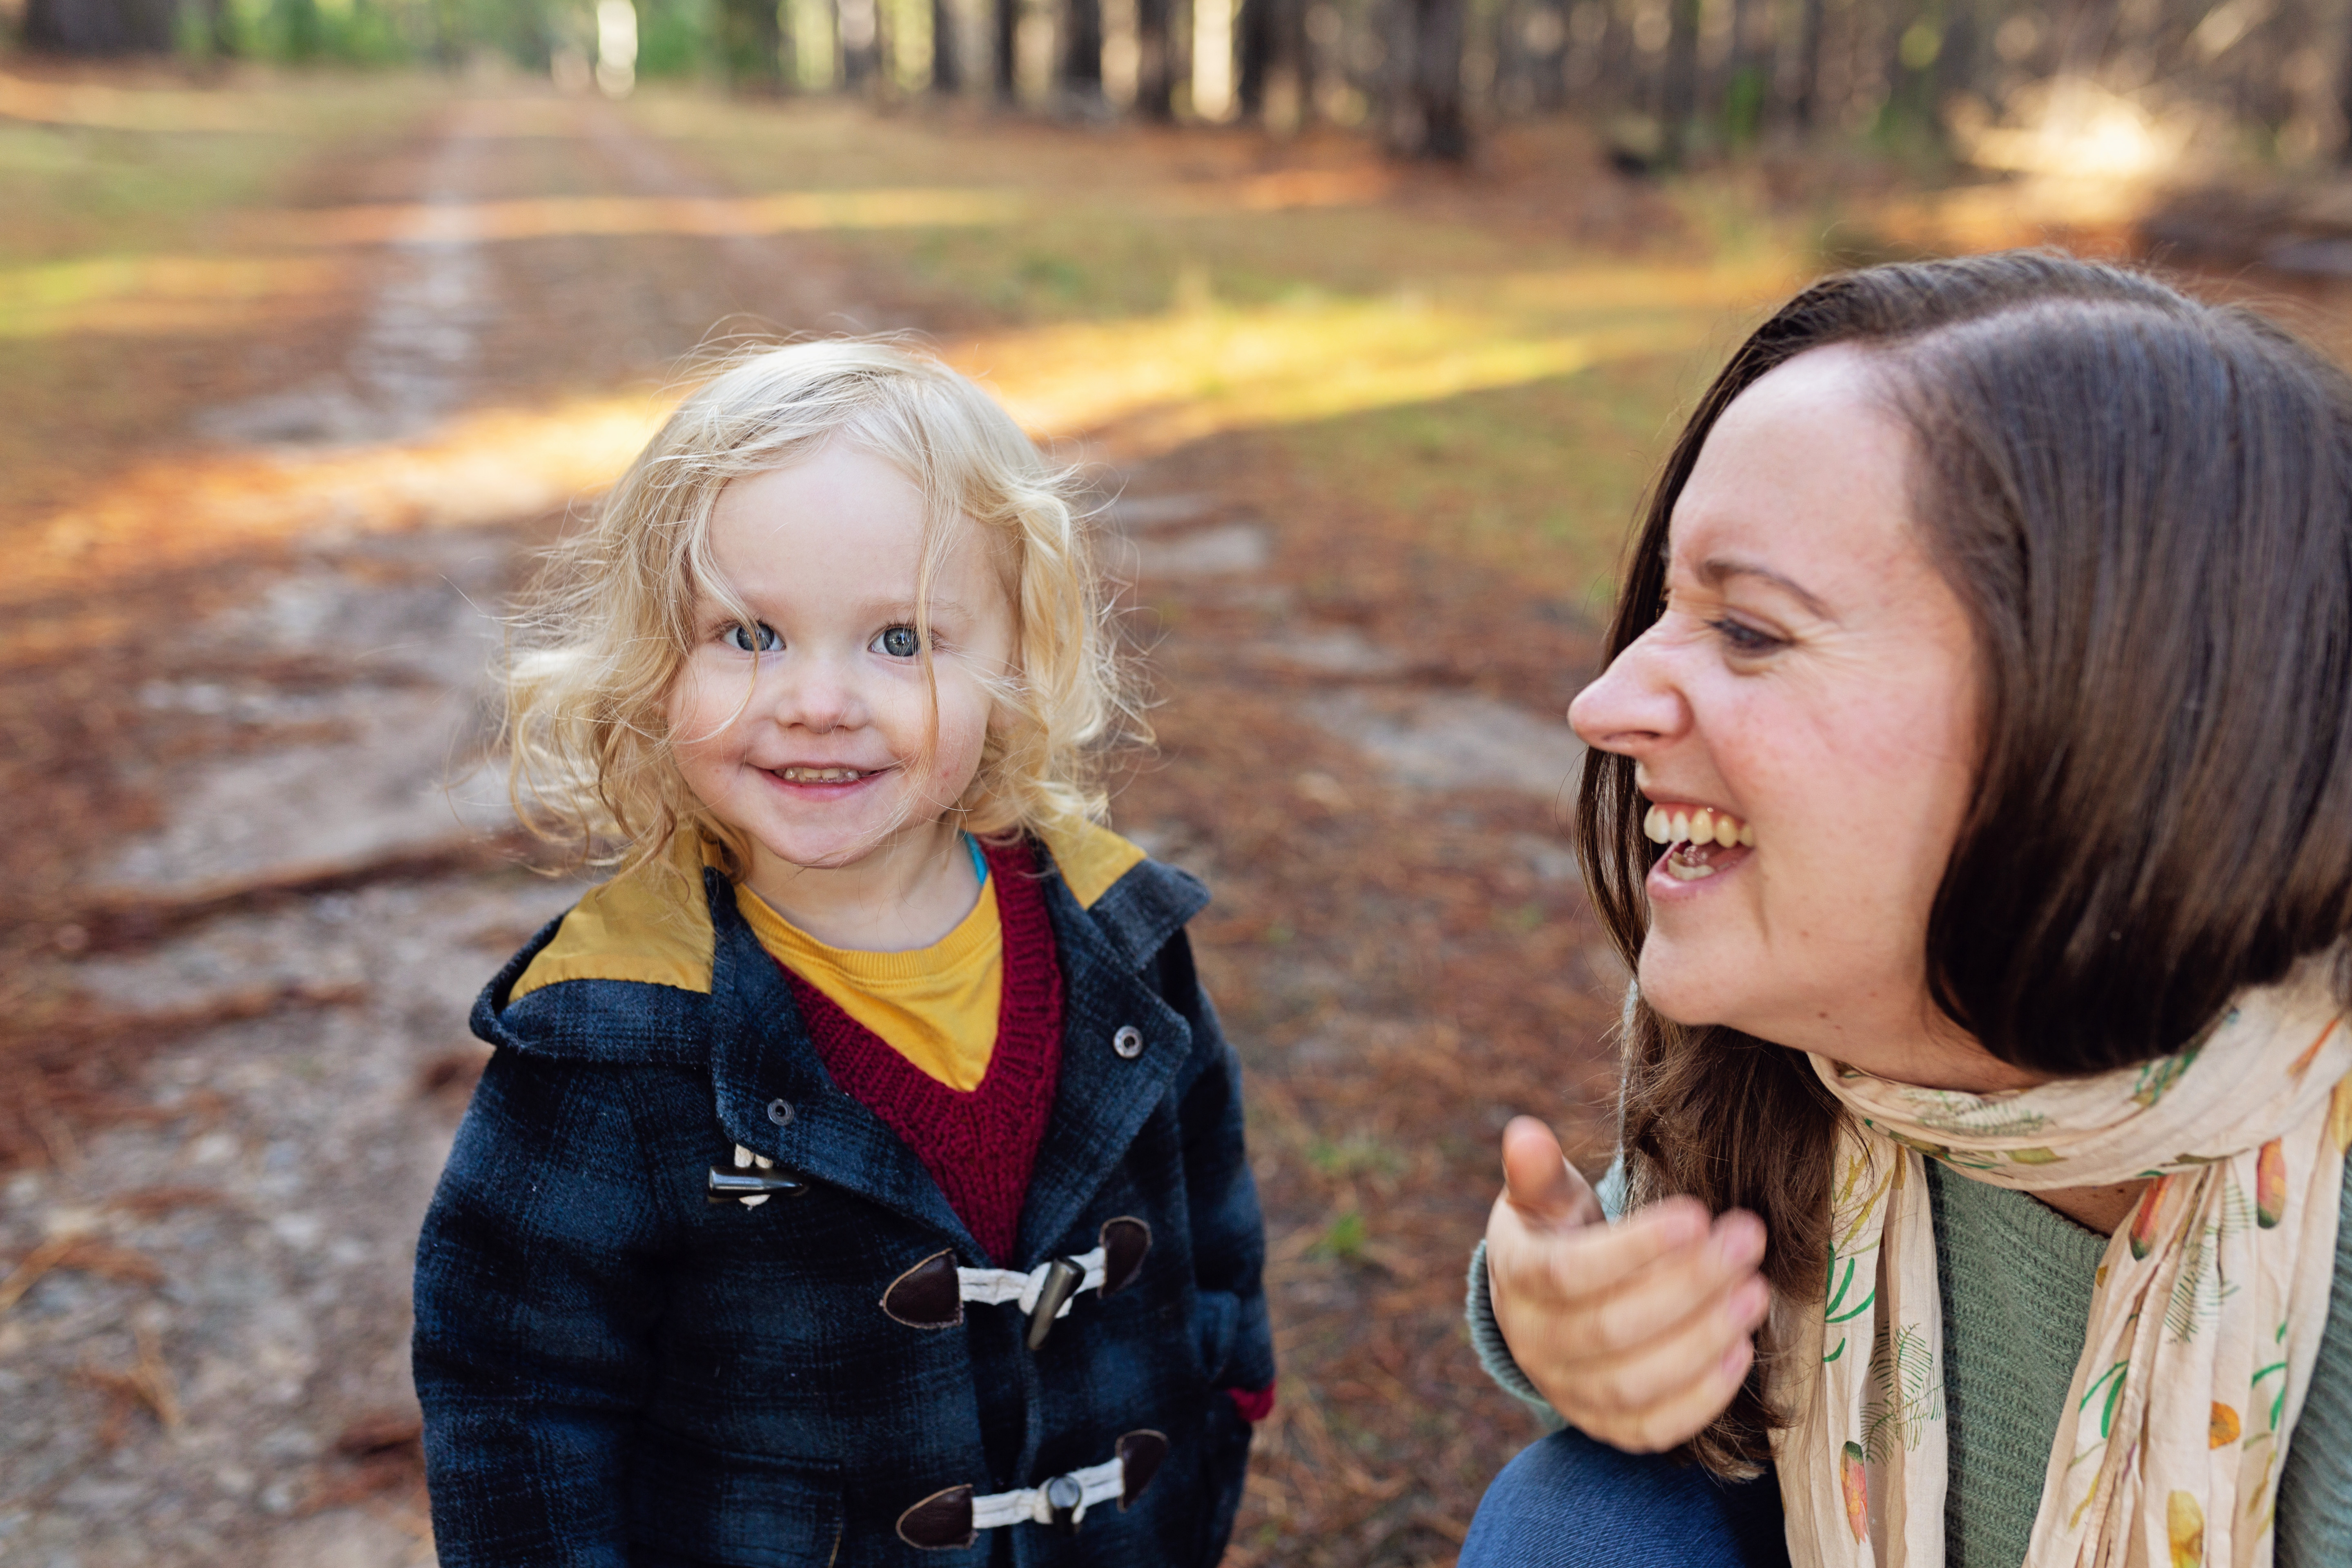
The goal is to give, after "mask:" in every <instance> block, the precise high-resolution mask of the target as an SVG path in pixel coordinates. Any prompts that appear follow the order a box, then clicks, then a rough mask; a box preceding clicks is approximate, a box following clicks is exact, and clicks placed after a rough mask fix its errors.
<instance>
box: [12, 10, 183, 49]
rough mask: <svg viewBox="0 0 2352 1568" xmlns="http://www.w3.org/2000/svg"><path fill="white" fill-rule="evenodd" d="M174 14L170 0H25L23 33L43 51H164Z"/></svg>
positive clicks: (169, 41) (170, 42)
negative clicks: (26, 2) (26, 0)
mask: <svg viewBox="0 0 2352 1568" xmlns="http://www.w3.org/2000/svg"><path fill="white" fill-rule="evenodd" d="M175 16H176V12H175V8H174V7H173V5H171V4H170V3H169V0H28V4H27V5H26V7H25V21H24V32H23V35H22V36H23V37H24V40H25V47H26V48H28V49H37V50H39V51H41V52H43V53H46V54H58V55H140V54H168V53H170V52H171V50H172V48H173V45H174V44H176V43H177V42H178V40H177V39H176V38H175V37H173V22H174V20H175Z"/></svg>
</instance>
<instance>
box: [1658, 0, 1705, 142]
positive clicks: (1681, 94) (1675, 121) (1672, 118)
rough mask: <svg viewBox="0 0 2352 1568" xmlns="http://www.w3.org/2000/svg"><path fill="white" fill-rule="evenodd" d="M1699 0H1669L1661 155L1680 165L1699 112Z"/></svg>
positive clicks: (1660, 105)
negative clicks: (1692, 118)
mask: <svg viewBox="0 0 2352 1568" xmlns="http://www.w3.org/2000/svg"><path fill="white" fill-rule="evenodd" d="M1698 6H1699V0H1668V3H1667V6H1666V63H1665V80H1664V83H1663V84H1661V90H1660V93H1659V96H1658V121H1659V125H1658V131H1659V137H1658V155H1659V157H1660V159H1661V160H1662V161H1663V162H1664V163H1665V165H1666V166H1667V167H1668V168H1670V169H1672V168H1679V167H1681V165H1682V161H1683V158H1684V155H1685V154H1686V153H1688V152H1689V151H1690V133H1691V117H1692V116H1693V115H1694V114H1696V113H1697V112H1698Z"/></svg>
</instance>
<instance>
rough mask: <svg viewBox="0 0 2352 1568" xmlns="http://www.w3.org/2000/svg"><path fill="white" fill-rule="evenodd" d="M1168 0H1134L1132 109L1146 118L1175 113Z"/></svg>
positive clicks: (1162, 117)
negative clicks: (1133, 91) (1133, 102)
mask: <svg viewBox="0 0 2352 1568" xmlns="http://www.w3.org/2000/svg"><path fill="white" fill-rule="evenodd" d="M1173 9H1174V7H1173V5H1171V0H1135V111H1136V112H1137V113H1138V114H1140V115H1142V116H1143V117H1144V118H1145V119H1146V120H1156V121H1163V122H1164V121H1170V120H1173V119H1174V118H1175V117H1176V104H1175V90H1176V68H1175V67H1176V55H1175V50H1174V49H1173V47H1171V38H1170V37H1169V34H1170V16H1169V13H1170V12H1171V10H1173Z"/></svg>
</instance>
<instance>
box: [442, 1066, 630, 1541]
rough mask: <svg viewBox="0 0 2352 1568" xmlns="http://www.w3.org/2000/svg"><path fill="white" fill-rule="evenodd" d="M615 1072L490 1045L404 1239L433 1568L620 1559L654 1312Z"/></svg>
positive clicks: (624, 1097) (622, 1092)
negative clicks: (411, 1232) (412, 1252)
mask: <svg viewBox="0 0 2352 1568" xmlns="http://www.w3.org/2000/svg"><path fill="white" fill-rule="evenodd" d="M631 1077H632V1074H631V1073H630V1071H628V1070H627V1069H615V1068H601V1067H593V1066H583V1065H581V1064H577V1063H567V1062H561V1061H550V1060H547V1059H545V1058H533V1057H530V1056H528V1055H525V1054H522V1053H519V1052H516V1051H513V1050H510V1049H508V1050H500V1051H499V1052H498V1054H497V1055H496V1056H494V1057H493V1058H491V1060H490V1064H489V1066H488V1068H487V1069H486V1070H485V1072H484V1073H483V1075H482V1081H481V1084H480V1087H479V1088H478V1089H477V1090H476V1092H475V1095H474V1101H473V1105H472V1107H471V1108H470V1109H469V1110H467V1113H466V1120H465V1121H464V1124H463V1125H462V1126H461V1127H460V1128H459V1129H458V1131H457V1142H456V1145H455V1146H454V1148H453V1149H452V1150H451V1152H450V1155H449V1163H448V1165H447V1167H446V1169H445V1170H444V1172H443V1173H442V1176H441V1183H440V1186H439V1188H438V1189H437V1190H436V1193H435V1194H434V1198H433V1205H432V1208H431V1210H430V1211H429V1212H428V1213H427V1215H426V1216H425V1229H424V1234H423V1235H422V1237H420V1238H419V1240H418V1243H417V1250H416V1330H415V1343H414V1358H415V1373H416V1392H417V1397H418V1399H419V1401H420V1402H421V1403H422V1405H423V1406H424V1410H425V1473H426V1479H427V1482H428V1484H429V1486H430V1489H431V1493H432V1504H433V1531H434V1539H435V1543H436V1547H437V1549H438V1552H439V1554H440V1561H441V1563H443V1564H444V1568H478V1565H488V1564H509V1563H511V1564H521V1563H532V1564H562V1565H565V1568H588V1565H590V1564H595V1565H598V1568H604V1565H613V1568H618V1565H620V1564H623V1563H626V1562H627V1560H628V1556H629V1546H628V1542H627V1540H626V1537H625V1504H624V1490H623V1483H624V1481H625V1473H624V1460H623V1450H624V1446H625V1442H626V1440H627V1437H628V1435H629V1432H630V1430H631V1427H632V1426H633V1423H634V1419H635V1412H636V1410H637V1408H638V1406H639V1405H640V1404H641V1403H642V1401H643V1399H644V1397H645V1393H646V1387H647V1384H648V1380H649V1369H650V1365H651V1357H650V1353H649V1351H648V1336H649V1331H650V1329H651V1326H652V1324H653V1322H654V1321H655V1319H656V1316H657V1315H658V1313H659V1310H660V1301H661V1292H660V1289H659V1285H658V1283H657V1281H658V1279H659V1278H660V1259H661V1256H662V1251H663V1248H662V1242H661V1232H662V1230H663V1226H662V1225H661V1222H660V1219H659V1216H658V1214H657V1211H656V1201H657V1200H656V1186H655V1184H654V1183H653V1182H652V1180H651V1178H650V1175H649V1173H648V1172H647V1170H646V1165H645V1153H644V1150H643V1146H642V1143H641V1142H640V1138H639V1135H638V1131H637V1129H636V1128H635V1126H634V1125H633V1122H634V1120H635V1118H634V1116H633V1114H632V1111H631V1110H630V1107H629V1090H630V1089H632V1088H633V1087H635V1086H634V1085H632V1084H631V1083H630V1082H629V1081H628V1080H629V1079H630V1078H631Z"/></svg>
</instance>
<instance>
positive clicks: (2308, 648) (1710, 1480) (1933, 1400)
mask: <svg viewBox="0 0 2352 1568" xmlns="http://www.w3.org/2000/svg"><path fill="white" fill-rule="evenodd" d="M1610 653H1611V663H1610V664H1609V666H1608V668H1607V669H1606V671H1605V672H1604V673H1603V674H1602V676H1601V679H1599V680H1597V681H1595V682H1594V683H1593V684H1592V685H1591V687H1589V688H1588V689H1586V690H1585V691H1584V692H1583V694H1582V695H1581V696H1580V697H1579V698H1578V699H1577V701H1576V704H1575V706H1574V707H1573V709H1571V710H1570V721H1571V722H1572V723H1573V724H1574V725H1575V728H1576V730H1577V732H1578V733H1579V734H1580V735H1581V736H1582V737H1583V738H1584V739H1585V741H1586V742H1588V743H1589V745H1590V746H1591V748H1592V750H1591V760H1590V761H1589V763H1587V766H1586V770H1585V775H1584V780H1583V786H1582V793H1581V796H1580V803H1579V820H1580V825H1581V827H1582V831H1583V841H1584V843H1585V844H1586V845H1587V846H1588V854H1587V857H1586V859H1587V865H1588V868H1589V870H1588V876H1589V878H1590V879H1591V891H1592V896H1593V902H1594V905H1595V907H1596V909H1597V910H1598V911H1599V913H1600V916H1601V921H1602V922H1603V924H1604V925H1605V926H1607V928H1608V929H1609V931H1610V933H1611V935H1612V938H1613V940H1614V941H1615V942H1616V943H1617V945H1618V947H1619V949H1620V951H1621V952H1622V953H1623V955H1624V956H1625V958H1626V960H1627V961H1628V963H1631V964H1633V966H1634V970H1635V974H1636V984H1635V987H1634V989H1633V993H1632V994H1631V996H1630V997H1629V1000H1628V1004H1627V1012H1626V1026H1625V1085H1624V1090H1623V1102H1622V1142H1621V1149H1620V1161H1621V1167H1622V1168H1621V1170H1620V1171H1619V1172H1615V1173H1612V1182H1604V1184H1603V1186H1604V1188H1606V1187H1609V1186H1611V1185H1612V1184H1613V1182H1614V1181H1622V1193H1621V1194H1614V1195H1615V1196H1616V1197H1617V1198H1618V1200H1619V1201H1617V1202H1614V1203H1611V1204H1607V1205H1604V1204H1603V1202H1602V1201H1601V1199H1599V1198H1597V1197H1596V1195H1595V1194H1594V1193H1593V1192H1592V1191H1591V1188H1589V1187H1588V1186H1586V1184H1584V1182H1583V1181H1582V1179H1581V1178H1580V1177H1579V1176H1578V1175H1577V1174H1576V1173H1574V1172H1573V1171H1572V1170H1570V1169H1569V1168H1568V1167H1567V1166H1566V1165H1565V1163H1564V1162H1563V1161H1562V1160H1561V1159H1560V1155H1559V1146H1558V1145H1557V1144H1556V1143H1555V1142H1552V1140H1551V1137H1550V1134H1549V1132H1548V1131H1545V1130H1544V1129H1543V1128H1541V1127H1540V1126H1539V1125H1538V1124H1536V1123H1533V1122H1530V1121H1521V1122H1518V1123H1515V1124H1514V1125H1513V1126H1512V1128H1511V1129H1510V1130H1509V1131H1507V1133H1506V1137H1505V1167H1506V1175H1507V1183H1508V1185H1507V1190H1506V1192H1505V1194H1503V1196H1502V1197H1501V1198H1500V1199H1498V1200H1497V1202H1496V1206H1495V1211H1494V1215H1493V1218H1492V1220H1491V1221H1490V1223H1489V1226H1488V1229H1487V1235H1486V1243H1485V1245H1484V1247H1482V1249H1481V1251H1482V1256H1481V1258H1479V1259H1478V1260H1476V1261H1475V1262H1474V1265H1473V1268H1472V1323H1473V1330H1474V1334H1475V1336H1476V1337H1477V1338H1478V1339H1479V1341H1480V1343H1481V1348H1482V1351H1483V1352H1485V1354H1486V1359H1487V1362H1488V1365H1489V1367H1490V1369H1491V1370H1493V1371H1494V1372H1495V1373H1496V1375H1497V1376H1498V1378H1500V1379H1501V1380H1502V1381H1503V1382H1504V1383H1505V1384H1506V1385H1507V1386H1510V1387H1512V1388H1514V1389H1515V1390H1516V1391H1517V1392H1519V1393H1521V1394H1524V1395H1526V1396H1527V1397H1528V1398H1530V1399H1531V1400H1535V1401H1538V1402H1540V1403H1548V1404H1549V1406H1550V1407H1551V1408H1552V1410H1554V1411H1556V1412H1557V1413H1558V1415H1559V1416H1560V1417H1562V1418H1564V1420H1565V1422H1566V1424H1567V1430H1564V1431H1562V1432H1560V1433H1559V1434H1557V1435H1555V1436H1552V1437H1549V1438H1547V1439H1545V1440H1544V1441H1543V1442H1541V1443H1538V1445H1536V1447H1533V1448H1530V1449H1529V1450H1528V1452H1527V1453H1525V1454H1523V1455H1521V1456H1520V1457H1519V1458H1518V1459H1517V1460H1515V1461H1514V1462H1513V1464H1512V1465H1511V1467H1510V1468H1508V1469H1507V1470H1506V1471H1505V1472H1504V1474H1503V1476H1502V1477H1501V1478H1500V1479H1498V1480H1497V1482H1496V1485H1495V1487H1494V1489H1492V1490H1491V1491H1490V1492H1489V1493H1488V1495H1487V1498H1486V1501H1485V1503H1484V1504H1483V1505H1482V1507H1481V1509H1480V1511H1479V1515H1478V1518H1477V1520H1476V1521H1475V1523H1474V1525H1473V1527H1472V1530H1471V1534H1470V1538H1469V1541H1468V1542H1467V1544H1466V1546H1465V1550H1464V1552H1463V1556H1462V1562H1463V1563H1464V1565H1465V1568H1485V1565H1487V1564H1499V1563H1512V1564H1519V1565H1527V1564H1566V1563H1588V1562H1589V1563H1647V1562H1659V1563H1666V1562H1671V1563H1778V1562H1780V1561H1783V1560H1784V1559H1783V1552H1784V1551H1785V1553H1786V1559H1787V1560H1793V1561H1794V1562H1795V1563H1800V1564H1812V1563H1840V1564H1843V1563H1876V1564H1880V1565H1882V1568H1892V1565H1895V1564H1901V1565H1903V1568H1925V1565H1932V1564H1937V1563H1953V1564H1956V1565H1962V1568H1983V1565H1987V1564H1998V1565H2000V1568H2016V1565H2017V1564H2019V1563H2024V1564H2026V1565H2027V1568H2045V1565H2048V1564H2055V1563H2132V1564H2137V1563H2158V1564H2161V1563H2171V1564H2175V1565H2181V1564H2190V1563H2212V1564H2223V1563H2229V1564H2251V1563H2263V1562H2269V1561H2272V1560H2273V1552H2274V1553H2275V1561H2276V1562H2277V1563H2280V1564H2282V1565H2283V1568H2318V1565H2320V1564H2322V1563H2347V1562H2352V1283H2345V1282H2346V1281H2352V1226H2347V1225H2343V1224H2342V1223H2341V1214H2342V1210H2343V1206H2344V1194H2345V1174H2344V1173H2345V1169H2346V1161H2345V1157H2344V1151H2345V1145H2346V1143H2347V1141H2352V1084H2347V1075H2352V1029H2347V1027H2346V1026H2345V1025H2344V1023H2343V1020H2342V1014H2343V1011H2344V1006H2345V1001H2346V998H2347V994H2352V988H2348V987H2347V980H2352V972H2347V964H2346V963H2345V961H2344V957H2343V946H2342V943H2343V939H2344V937H2345V935H2346V933H2347V930H2352V383H2347V380H2346V378H2345V377H2344V376H2343V375H2341V374H2339V373H2338V372H2336V370H2335V369H2334V368H2332V367H2331V366H2329V365H2328V364H2327V363H2325V362H2324V361H2322V360H2321V359H2320V358H2319V357H2318V356H2317V355H2315V353H2312V352H2311V351H2309V350H2307V349H2305V348H2304V347H2302V346H2301V345H2299V344H2297V343H2296V342H2294V341H2293V340H2291V339H2289V338H2287V337H2286V336H2285V335H2284V334H2283V333H2281V332H2279V331H2276V330H2275V329H2273V328H2271V327H2269V326H2266V325H2264V324H2263V323H2262V322H2261V321H2258V320H2256V319H2255V318H2253V317H2252V316H2250V315H2247V314H2244V313H2242V312H2239V311H2235V310H2219V309H2214V308H2211V307H2209V306H2205V305H2201V304H2199V303H2196V302H2194V301H2192V300H2188V299H2186V298H2184V297H2183V296H2181V295H2179V294H2178V293H2175V292H2173V291H2172V290H2170V289H2167V288H2165V287H2163V286H2162V285H2160V284H2158V283H2156V282H2154V281H2151V280H2150V279H2146V278H2142V277H2138V276H2135V275H2133V274H2130V273H2127V272H2123V271H2119V270H2116V269H2114V268H2105V267H2097V266H2092V265H2088V264H2085V263H2081V262H2076V261H2073V260H2069V259H2066V258H2060V257H2055V256H2049V255H2040V254H2015V255H2008V256H1996V257H1987V258H1975V259H1969V260H1959V261H1945V262H1932V263H1923V264H1918V265H1906V266H1895V267H1885V268H1872V269H1870V270H1867V271H1863V272H1857V273H1853V274H1850V275H1847V276H1843V277H1840V278H1833V279H1828V280H1825V281H1823V282H1822V283H1819V284H1816V285H1815V286H1813V287H1812V288H1811V289H1807V290H1806V291H1805V292H1804V293H1802V294H1801V295H1800V296H1798V297H1797V298H1796V299H1795V300H1792V301H1790V304H1788V305H1787V306H1786V307H1784V308H1783V309H1782V310H1780V312H1779V313H1778V314H1776V315H1775V316H1774V317H1773V318H1772V319H1771V320H1770V321H1768V322H1767V323H1766V324H1765V325H1764V326H1763V327H1761V328H1759V330H1758V331H1756V333H1755V334H1754V335H1753V336H1752V337H1751V338H1749V339H1748V342H1747V343H1746V344H1745V345H1743V346H1742V348H1741V349H1740V350H1739V352H1738V353H1737V354H1736V355H1735V356H1734V357H1733V359H1732V362H1731V363H1730V364H1729V365H1728V367H1727V368H1726V369H1725V370H1724V372H1723V373H1722V374H1721V375H1720V376H1718V377H1717V380H1716V382H1715V384H1714V385H1713V386H1712V387H1711V388H1710V389H1709V390H1708V392H1707V394H1706V397H1705V398H1704V400H1703V401H1702V403H1701V404H1700V406H1699V408H1698V411H1697V413H1696V415H1695V416H1693V418H1692V420H1691V422H1690V424H1689V426H1688V427H1687V428H1686V429H1685V431H1684V432H1683V435H1682V437H1681V439H1680V440H1679V442H1678V443H1677V444H1676V446H1675V450H1674V453H1673V455H1672V456H1671V457H1670V458H1668V460H1667V463H1666V467H1665V470H1664V476H1663V478H1662V479H1661V481H1660V483H1659V485H1658V487H1657V492H1656V494H1655V496H1654V500H1653V501H1652V504H1651V506H1650V508H1649V511H1648V515H1647V519H1646V521H1645V522H1644V524H1643V529H1642V532H1641V536H1640V538H1639V539H1638V540H1637V541H1636V542H1635V546H1634V550H1633V557H1632V565H1631V567H1630V570H1629V572H1628V574H1627V581H1626V585H1625V590H1624V593H1623V595H1622V601H1621V603H1620V606H1619V609H1618V612H1617V618H1616V624H1615V626H1613V627H1612V633H1611V637H1610ZM2339 1086H2343V1087H2339ZM1604 1209H1606V1210H1607V1212H1604ZM1694 1460H1695V1461H1696V1463H1695V1464H1694V1463H1690V1462H1688V1461H1694Z"/></svg>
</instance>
